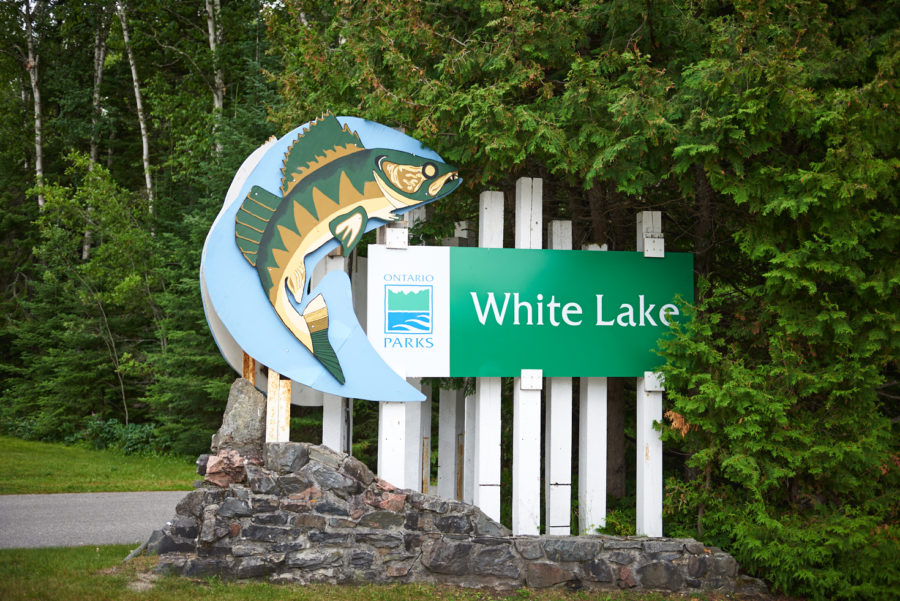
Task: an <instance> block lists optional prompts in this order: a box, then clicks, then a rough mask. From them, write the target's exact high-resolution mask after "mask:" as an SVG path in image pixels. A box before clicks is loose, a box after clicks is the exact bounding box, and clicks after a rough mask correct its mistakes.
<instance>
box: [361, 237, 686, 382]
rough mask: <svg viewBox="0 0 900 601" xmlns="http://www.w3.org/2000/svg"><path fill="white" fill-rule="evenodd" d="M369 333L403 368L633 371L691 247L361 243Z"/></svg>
mask: <svg viewBox="0 0 900 601" xmlns="http://www.w3.org/2000/svg"><path fill="white" fill-rule="evenodd" d="M368 296H369V315H368V324H369V331H368V336H369V340H370V341H371V343H372V346H373V347H374V348H375V349H377V350H378V352H379V354H381V356H382V357H383V358H384V360H385V361H386V362H387V363H388V364H389V365H391V366H392V367H393V368H394V369H395V370H397V371H398V372H399V373H403V374H405V375H406V376H407V377H443V376H454V377H456V376H460V377H469V376H476V377H496V376H518V375H519V374H520V373H521V370H522V369H541V370H543V373H544V376H548V377H555V376H636V377H637V376H643V374H644V372H645V371H653V370H655V369H658V367H659V366H660V364H661V362H662V360H661V358H660V357H659V355H657V354H656V353H655V352H654V349H656V347H657V342H658V340H659V339H660V338H661V337H663V336H665V335H666V332H667V330H668V329H669V326H670V324H671V323H673V322H675V321H677V320H679V319H684V316H683V315H682V314H681V309H680V304H679V301H685V302H688V303H692V302H693V297H694V295H693V255H691V254H689V253H666V256H665V257H664V258H652V259H648V258H645V257H643V256H642V255H641V254H639V253H634V252H582V251H563V250H518V249H492V248H449V247H439V248H437V247H436V248H427V247H410V248H408V249H405V250H395V249H388V248H385V247H383V246H369V284H368Z"/></svg>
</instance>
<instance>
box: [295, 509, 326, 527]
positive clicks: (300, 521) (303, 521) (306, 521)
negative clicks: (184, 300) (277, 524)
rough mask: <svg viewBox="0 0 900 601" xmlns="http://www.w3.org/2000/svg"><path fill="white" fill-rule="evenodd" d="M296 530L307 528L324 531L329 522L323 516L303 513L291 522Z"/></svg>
mask: <svg viewBox="0 0 900 601" xmlns="http://www.w3.org/2000/svg"><path fill="white" fill-rule="evenodd" d="M291 523H292V524H293V525H294V526H295V527H296V528H305V529H310V528H312V529H315V530H324V529H325V528H326V526H327V521H326V520H325V518H324V517H322V516H321V515H312V514H310V513H301V514H298V515H296V516H294V519H293V521H292V522H291Z"/></svg>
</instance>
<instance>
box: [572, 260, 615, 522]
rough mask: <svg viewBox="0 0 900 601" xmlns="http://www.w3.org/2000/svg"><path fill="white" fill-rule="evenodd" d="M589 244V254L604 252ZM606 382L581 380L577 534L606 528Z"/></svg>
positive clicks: (592, 379)
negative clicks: (591, 252) (590, 252)
mask: <svg viewBox="0 0 900 601" xmlns="http://www.w3.org/2000/svg"><path fill="white" fill-rule="evenodd" d="M606 249H607V246H606V244H604V245H603V246H600V245H597V244H588V245H586V246H583V247H582V250H586V251H605V250H606ZM607 391H608V381H607V379H606V378H581V382H580V393H579V399H578V403H579V405H578V533H579V534H592V533H593V532H594V530H596V529H597V528H600V527H603V526H605V525H606V446H607V428H608V422H607Z"/></svg>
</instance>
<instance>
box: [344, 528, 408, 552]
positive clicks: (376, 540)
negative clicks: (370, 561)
mask: <svg viewBox="0 0 900 601" xmlns="http://www.w3.org/2000/svg"><path fill="white" fill-rule="evenodd" d="M356 542H357V544H360V545H371V546H372V547H375V548H377V549H398V548H400V547H401V546H403V536H402V535H400V534H391V533H384V532H371V533H370V532H360V533H357V535H356Z"/></svg>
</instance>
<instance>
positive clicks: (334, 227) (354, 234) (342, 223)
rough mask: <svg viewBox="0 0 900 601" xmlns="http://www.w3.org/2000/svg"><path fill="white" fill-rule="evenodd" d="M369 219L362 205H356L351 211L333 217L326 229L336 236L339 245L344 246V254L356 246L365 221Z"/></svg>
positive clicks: (364, 226) (364, 230)
mask: <svg viewBox="0 0 900 601" xmlns="http://www.w3.org/2000/svg"><path fill="white" fill-rule="evenodd" d="M368 221H369V215H368V213H366V210H365V209H364V208H362V207H356V208H355V209H353V210H352V211H349V212H347V213H344V214H343V215H340V216H338V217H335V218H334V219H332V220H331V222H330V223H329V224H328V229H330V230H331V233H332V234H333V235H334V237H335V238H337V240H338V242H340V243H341V246H342V247H344V256H345V257H346V256H347V255H349V254H350V252H351V251H352V250H353V249H354V248H356V245H357V244H359V240H360V238H362V235H363V234H364V233H365V232H366V223H368Z"/></svg>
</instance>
